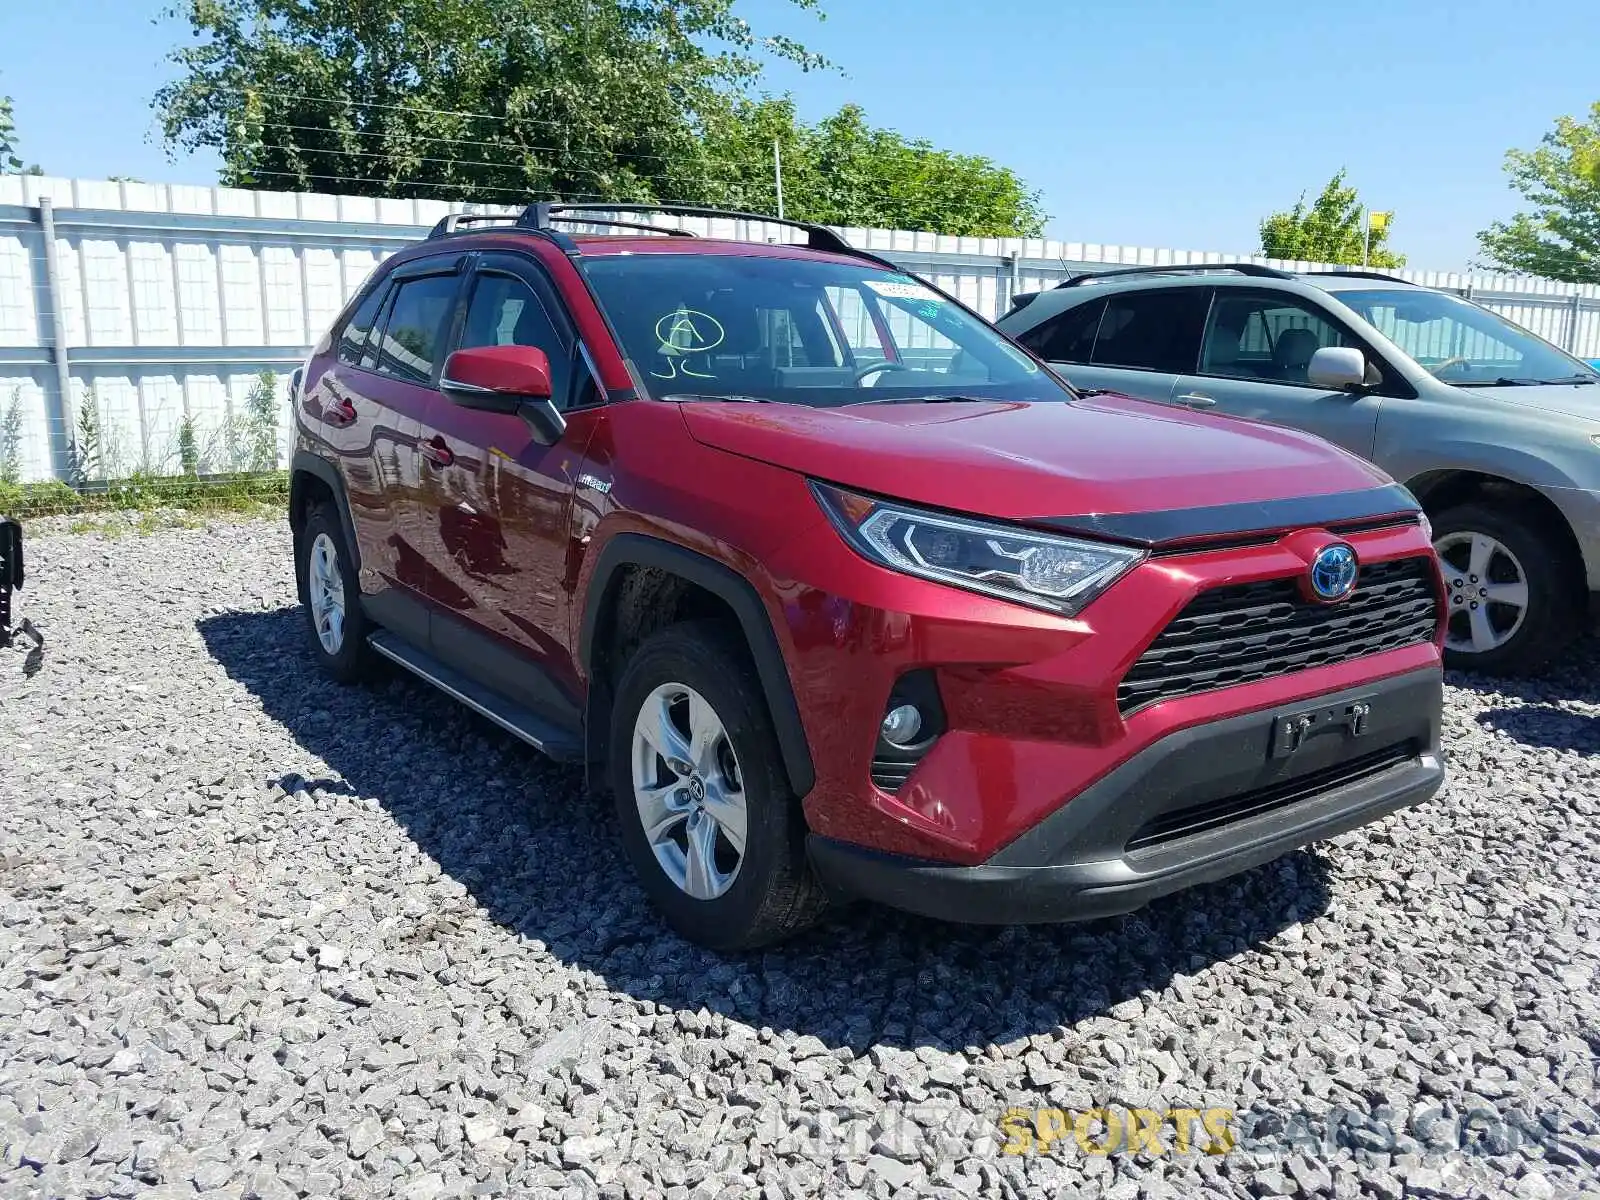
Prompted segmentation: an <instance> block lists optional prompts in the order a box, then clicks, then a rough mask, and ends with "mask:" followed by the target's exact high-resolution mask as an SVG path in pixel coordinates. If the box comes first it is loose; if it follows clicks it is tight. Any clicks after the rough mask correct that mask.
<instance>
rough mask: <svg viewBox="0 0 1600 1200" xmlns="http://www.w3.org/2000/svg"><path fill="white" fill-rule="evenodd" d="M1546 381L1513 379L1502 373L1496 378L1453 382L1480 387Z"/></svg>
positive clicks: (1530, 383) (1513, 385) (1521, 384)
mask: <svg viewBox="0 0 1600 1200" xmlns="http://www.w3.org/2000/svg"><path fill="white" fill-rule="evenodd" d="M1545 382H1548V381H1547V380H1543V379H1514V378H1512V377H1511V376H1510V375H1502V376H1500V378H1498V379H1463V380H1461V381H1460V382H1459V383H1456V384H1454V386H1455V387H1464V388H1481V387H1538V386H1539V385H1540V384H1541V383H1545Z"/></svg>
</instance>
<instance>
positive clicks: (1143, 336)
mask: <svg viewBox="0 0 1600 1200" xmlns="http://www.w3.org/2000/svg"><path fill="white" fill-rule="evenodd" d="M1206 297H1207V290H1206V289H1205V288H1173V289H1171V290H1170V291H1149V292H1128V293H1126V294H1125V295H1121V296H1111V297H1108V298H1107V300H1106V311H1105V315H1104V316H1102V317H1101V318H1100V330H1099V333H1098V335H1097V336H1096V337H1095V341H1094V356H1093V357H1092V358H1091V359H1090V361H1091V362H1093V363H1094V364H1095V365H1097V366H1102V367H1134V368H1137V369H1139V370H1143V371H1163V372H1166V373H1168V374H1172V375H1181V374H1183V373H1185V372H1187V371H1192V370H1194V366H1195V361H1196V360H1197V359H1198V357H1199V351H1200V331H1201V329H1202V327H1203V326H1204V324H1205V319H1206Z"/></svg>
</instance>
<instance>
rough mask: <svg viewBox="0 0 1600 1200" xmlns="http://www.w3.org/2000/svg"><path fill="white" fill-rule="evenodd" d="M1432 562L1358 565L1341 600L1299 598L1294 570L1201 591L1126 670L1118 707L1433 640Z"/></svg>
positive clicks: (1414, 560) (1127, 710) (1415, 560)
mask: <svg viewBox="0 0 1600 1200" xmlns="http://www.w3.org/2000/svg"><path fill="white" fill-rule="evenodd" d="M1433 570H1434V568H1433V561H1432V560H1431V559H1428V558H1402V559H1397V560H1395V561H1392V562H1381V563H1372V564H1370V565H1363V566H1362V568H1361V576H1360V581H1359V582H1358V584H1357V585H1356V590H1355V593H1354V594H1353V595H1352V596H1351V597H1350V598H1349V599H1348V600H1344V601H1342V602H1340V603H1338V604H1315V603H1312V602H1310V601H1308V600H1306V599H1304V598H1303V597H1302V596H1301V594H1300V586H1299V581H1298V580H1296V579H1269V580H1266V581H1264V582H1262V583H1247V584H1241V585H1238V586H1235V587H1220V588H1212V589H1210V590H1209V591H1205V592H1201V593H1200V595H1198V596H1196V597H1195V598H1194V599H1193V600H1191V601H1190V602H1189V605H1188V606H1187V607H1186V608H1185V609H1184V610H1183V611H1182V612H1181V613H1179V614H1178V615H1177V616H1176V617H1174V618H1173V621H1172V624H1170V625H1168V626H1167V627H1166V629H1164V630H1163V631H1162V633H1161V636H1160V637H1158V638H1156V640H1155V641H1154V642H1153V643H1151V645H1150V648H1149V649H1148V650H1146V651H1145V652H1144V653H1143V654H1142V655H1140V657H1139V661H1138V662H1136V663H1134V665H1133V667H1132V668H1131V669H1130V670H1129V671H1128V673H1127V675H1126V676H1124V677H1123V680H1122V683H1121V684H1120V685H1119V686H1118V687H1117V707H1118V708H1119V709H1120V710H1121V711H1122V713H1123V715H1124V716H1126V715H1127V714H1128V713H1131V712H1133V711H1135V710H1136V709H1140V708H1143V707H1145V706H1146V705H1148V704H1154V703H1156V702H1157V701H1159V700H1171V699H1172V698H1174V697H1175V696H1190V695H1193V694H1194V693H1196V692H1209V691H1215V690H1216V689H1217V688H1225V687H1233V686H1235V685H1236V684H1241V683H1254V682H1256V681H1257V680H1259V679H1271V678H1273V677H1274V676H1278V675H1287V674H1289V673H1291V672H1293V671H1304V670H1307V669H1309V668H1311V667H1321V666H1326V665H1327V664H1329V663H1341V662H1349V661H1350V660H1351V659H1355V658H1362V657H1365V656H1366V655H1369V654H1379V653H1381V652H1383V651H1385V650H1395V649H1398V648H1399V647H1401V646H1412V645H1417V644H1419V643H1422V642H1426V641H1430V640H1431V639H1432V638H1433V636H1434V632H1435V630H1436V628H1437V624H1438V619H1439V607H1438V598H1437V596H1436V594H1435V591H1434V580H1433Z"/></svg>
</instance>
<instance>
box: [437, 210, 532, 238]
mask: <svg viewBox="0 0 1600 1200" xmlns="http://www.w3.org/2000/svg"><path fill="white" fill-rule="evenodd" d="M516 219H517V215H516V214H515V213H449V214H448V215H446V216H443V217H440V218H439V219H438V221H436V222H435V223H434V226H433V228H432V229H430V230H428V240H429V241H430V242H431V241H432V240H433V239H434V238H442V237H449V236H450V235H451V234H453V233H462V232H466V231H465V230H463V229H462V228H461V227H462V226H463V225H479V224H484V225H486V224H489V223H490V222H492V221H506V222H510V223H513V224H514V223H515V222H516Z"/></svg>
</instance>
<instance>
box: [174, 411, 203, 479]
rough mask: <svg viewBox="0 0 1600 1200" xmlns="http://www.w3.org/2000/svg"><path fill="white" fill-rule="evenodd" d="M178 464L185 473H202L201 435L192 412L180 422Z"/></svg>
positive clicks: (185, 415) (186, 414)
mask: <svg viewBox="0 0 1600 1200" xmlns="http://www.w3.org/2000/svg"><path fill="white" fill-rule="evenodd" d="M178 466H179V468H180V469H181V470H182V471H183V473H184V474H185V475H198V474H200V436H199V433H198V432H197V431H196V429H195V423H194V416H193V415H192V414H190V413H184V414H183V420H181V421H179V422H178Z"/></svg>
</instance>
